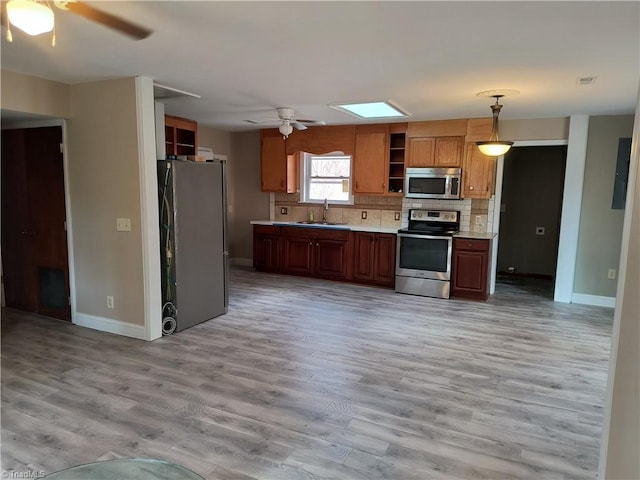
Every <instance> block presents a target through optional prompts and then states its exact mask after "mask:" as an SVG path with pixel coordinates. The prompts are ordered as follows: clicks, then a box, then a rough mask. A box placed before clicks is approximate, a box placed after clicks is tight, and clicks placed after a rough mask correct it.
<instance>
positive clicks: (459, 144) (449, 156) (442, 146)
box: [433, 137, 464, 167]
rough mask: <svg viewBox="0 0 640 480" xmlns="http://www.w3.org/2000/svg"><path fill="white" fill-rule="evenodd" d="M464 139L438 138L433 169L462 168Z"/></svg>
mask: <svg viewBox="0 0 640 480" xmlns="http://www.w3.org/2000/svg"><path fill="white" fill-rule="evenodd" d="M463 154H464V137H438V138H436V148H435V152H434V155H433V165H434V166H435V167H462V159H463Z"/></svg>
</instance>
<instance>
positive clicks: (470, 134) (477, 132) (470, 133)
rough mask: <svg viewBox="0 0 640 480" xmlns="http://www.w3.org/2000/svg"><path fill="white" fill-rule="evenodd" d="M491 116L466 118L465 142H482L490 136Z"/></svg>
mask: <svg viewBox="0 0 640 480" xmlns="http://www.w3.org/2000/svg"><path fill="white" fill-rule="evenodd" d="M492 127H493V118H491V117H489V118H470V119H469V120H467V135H466V137H465V142H482V141H484V140H489V137H491V128H492Z"/></svg>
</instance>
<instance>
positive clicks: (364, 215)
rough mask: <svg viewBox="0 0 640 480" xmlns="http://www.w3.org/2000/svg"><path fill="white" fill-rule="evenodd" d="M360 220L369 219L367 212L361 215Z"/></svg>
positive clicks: (364, 211)
mask: <svg viewBox="0 0 640 480" xmlns="http://www.w3.org/2000/svg"><path fill="white" fill-rule="evenodd" d="M360 218H362V220H366V219H367V211H366V210H363V211H362V213H361V214H360Z"/></svg>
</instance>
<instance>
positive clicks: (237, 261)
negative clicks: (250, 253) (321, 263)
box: [229, 258, 253, 267]
mask: <svg viewBox="0 0 640 480" xmlns="http://www.w3.org/2000/svg"><path fill="white" fill-rule="evenodd" d="M229 263H230V264H231V265H237V266H239V267H253V259H252V258H232V259H231V261H230V262H229Z"/></svg>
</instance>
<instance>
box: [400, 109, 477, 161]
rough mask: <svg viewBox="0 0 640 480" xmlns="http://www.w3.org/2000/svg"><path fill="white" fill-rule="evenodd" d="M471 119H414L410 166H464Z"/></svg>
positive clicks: (409, 130) (410, 130)
mask: <svg viewBox="0 0 640 480" xmlns="http://www.w3.org/2000/svg"><path fill="white" fill-rule="evenodd" d="M466 134H467V120H466V119H458V120H440V121H432V122H411V123H409V124H408V127H407V141H408V144H409V150H408V158H407V167H461V166H462V163H463V156H464V139H465V135H466Z"/></svg>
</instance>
